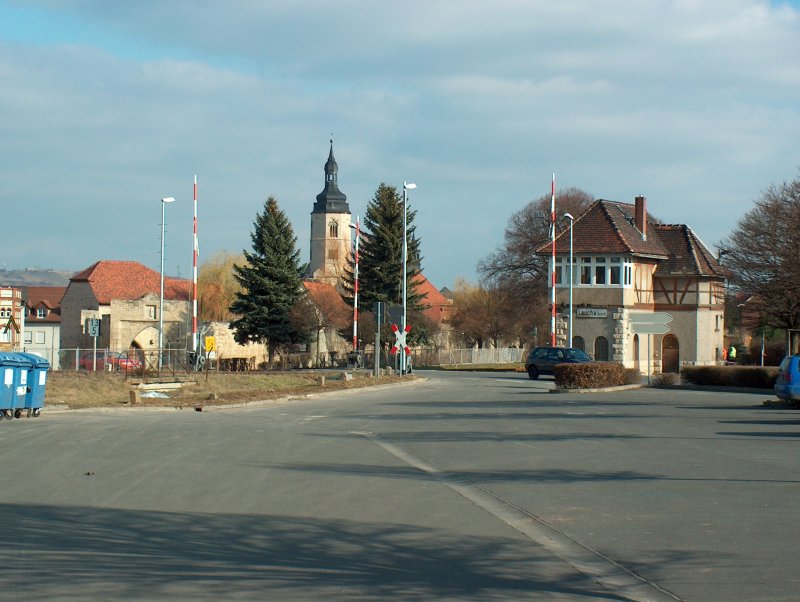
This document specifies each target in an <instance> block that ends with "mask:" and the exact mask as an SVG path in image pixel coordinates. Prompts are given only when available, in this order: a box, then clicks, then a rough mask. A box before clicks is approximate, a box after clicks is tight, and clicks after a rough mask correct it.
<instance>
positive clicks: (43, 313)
mask: <svg viewBox="0 0 800 602" xmlns="http://www.w3.org/2000/svg"><path fill="white" fill-rule="evenodd" d="M36 317H37V318H39V319H40V320H41V319H44V318H46V317H47V309H46V308H44V307H38V308H36Z"/></svg>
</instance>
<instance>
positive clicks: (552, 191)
mask: <svg viewBox="0 0 800 602" xmlns="http://www.w3.org/2000/svg"><path fill="white" fill-rule="evenodd" d="M550 236H551V239H552V242H553V253H552V256H551V257H550V307H551V311H550V346H551V347H555V346H556V174H555V173H554V174H553V182H552V184H551V185H550ZM570 269H572V266H570Z"/></svg>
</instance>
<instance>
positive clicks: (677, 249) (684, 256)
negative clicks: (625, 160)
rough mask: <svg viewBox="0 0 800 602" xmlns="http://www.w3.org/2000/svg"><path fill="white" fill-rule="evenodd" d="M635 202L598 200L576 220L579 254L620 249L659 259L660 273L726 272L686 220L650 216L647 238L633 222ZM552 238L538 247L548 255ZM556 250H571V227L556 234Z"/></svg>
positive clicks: (575, 247) (563, 252) (575, 239)
mask: <svg viewBox="0 0 800 602" xmlns="http://www.w3.org/2000/svg"><path fill="white" fill-rule="evenodd" d="M634 211H635V206H634V205H632V204H629V203H618V202H616V201H606V200H602V199H601V200H598V201H595V202H594V203H593V204H592V205H591V206H590V207H589V208H588V209H587V210H586V211H585V212H584V213H583V214H582V215H580V216H579V217H577V218H576V219H575V222H574V224H573V233H572V236H573V242H572V247H573V253H574V254H576V255H586V254H594V253H597V254H600V253H603V254H608V253H620V254H629V255H635V256H638V257H651V258H654V259H658V260H660V261H659V265H658V269H657V272H656V273H657V274H658V275H662V276H663V275H665V274H685V275H689V274H692V275H705V276H720V277H721V276H724V270H723V269H722V268H721V266H720V265H719V264H718V263H717V260H716V258H715V257H714V255H713V254H712V253H711V251H709V250H708V248H707V247H706V246H705V245H704V244H703V243H702V241H700V239H699V238H698V237H697V236H696V235H695V234H694V232H692V230H691V228H689V227H688V226H686V225H684V224H678V225H665V224H661V223H660V222H658V221H657V220H653V219H651V218H650V217H649V216H648V219H647V238H646V240H645V239H643V238H642V233H641V232H640V231H639V230H638V228H636V226H635V225H634ZM551 244H552V243H550V242H549V241H548V242H546V243H543V244H542V245H541V246H540V247H539V248H538V249H537V253H538V254H539V255H548V254H549V253H550V250H551V247H550V245H551ZM556 254H557V255H562V256H563V255H568V254H569V228H567V229H565V230H564V231H562V232H561V233H560V234H559V235H558V237H557V238H556Z"/></svg>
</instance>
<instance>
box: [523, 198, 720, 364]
mask: <svg viewBox="0 0 800 602" xmlns="http://www.w3.org/2000/svg"><path fill="white" fill-rule="evenodd" d="M570 246H572V258H573V262H572V270H571V271H572V286H571V288H572V341H568V338H569V311H570V303H569V291H570V261H569V258H570ZM551 249H552V247H551V243H548V244H545V245H543V246H542V247H540V248H539V250H538V252H539V254H541V255H548V254H550V253H551ZM725 283H726V280H725V272H724V270H723V269H722V267H721V266H720V264H719V263H718V261H717V259H716V257H715V256H714V255H713V254H712V253H711V251H709V249H708V248H707V247H706V246H705V244H703V242H702V241H701V240H700V238H699V237H698V236H697V235H696V234H695V233H694V232H693V231H692V229H691V228H690V227H689V226H687V225H685V224H677V225H675V224H663V223H660V222H659V221H657V220H654V219H652V218H651V217H649V216H648V214H647V206H646V199H645V198H644V197H636V199H635V203H634V204H629V203H619V202H614V201H606V200H598V201H595V203H593V204H592V205H591V206H590V207H589V209H587V210H586V212H584V213H583V214H582V215H581V216H579V217H577V218H576V219H575V220H574V223H573V225H572V243H570V232H569V228H567V229H565V230H564V231H562V232H561V233H560V235H559V236H558V237H557V238H556V258H555V285H556V303H557V311H558V319H557V321H556V324H557V329H556V335H557V338H556V340H557V344H558V345H559V346H572V347H578V348H581V349H584V350H585V351H586V352H587V353H589V354H590V355H592V356H593V357H594V358H595V359H596V360H613V361H619V362H623V363H624V364H625V366H626V367H629V368H638V369H639V370H640V371H642V372H645V371H647V369H648V361H649V363H650V369H651V370H653V371H654V372H659V371H661V372H677V371H678V370H679V368H680V366H682V365H713V364H715V363H717V362H718V361H720V359H721V354H722V349H723V335H724V324H723V316H724V303H725ZM648 314H650V315H651V316H655V315H663V314H668V316H669V318H670V319H669V320H667V324H666V326H665V327H664V328H662V330H665V331H666V332H663V333H659V334H652V333H647V332H645V331H646V330H648V328H649V329H650V330H658V329H659V328H658V326H656V327H655V328H652V327H646V326H644V327H643V326H637V323H639V324H641V323H642V322H646V321H647V315H648ZM648 349H649V352H648Z"/></svg>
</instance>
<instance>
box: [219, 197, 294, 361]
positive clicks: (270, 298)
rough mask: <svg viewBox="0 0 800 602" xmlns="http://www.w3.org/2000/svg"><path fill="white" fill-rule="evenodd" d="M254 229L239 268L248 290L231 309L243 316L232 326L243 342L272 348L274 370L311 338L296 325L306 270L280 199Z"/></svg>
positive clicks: (267, 207)
mask: <svg viewBox="0 0 800 602" xmlns="http://www.w3.org/2000/svg"><path fill="white" fill-rule="evenodd" d="M253 228H254V229H253V232H252V233H251V235H250V239H251V241H252V243H253V250H252V252H250V253H248V252H247V251H245V252H244V257H245V260H246V263H245V264H244V265H234V268H233V269H234V277H235V278H236V280H237V282H238V283H239V284H240V285H241V287H242V290H241V291H240V292H237V293H236V300H235V301H234V302H233V303H232V304H231V308H230V309H231V312H233V313H234V314H236V315H237V316H240V317H239V318H238V319H236V320H234V321H233V322H231V326H232V327H233V328H234V330H235V332H234V338H235V340H236V342H237V343H240V344H243V343H247V342H255V343H261V344H265V343H266V344H267V345H268V350H269V363H270V365H272V363H273V359H274V357H275V352H276V351H277V350H278V349H279V348H280V347H282V346H285V345H288V344H292V343H301V342H305V341H306V340H307V338H308V333H305V332H302V331H300V330H298V328H297V326H296V321H294V320H292V308H293V307H294V305H295V303H296V302H297V301H298V299H299V298H300V297H301V295H302V280H301V273H302V270H303V267H302V266H301V265H300V251H298V249H297V238H296V237H295V235H294V231H293V230H292V225H291V224H290V223H289V220H288V219H287V217H286V214H284V213H283V211H281V210H280V208H279V207H278V201H277V200H276V199H275V198H274V197H269V198H268V199H267V201H266V202H265V203H264V211H263V213H260V214H258V215H257V216H256V220H255V222H253Z"/></svg>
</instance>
